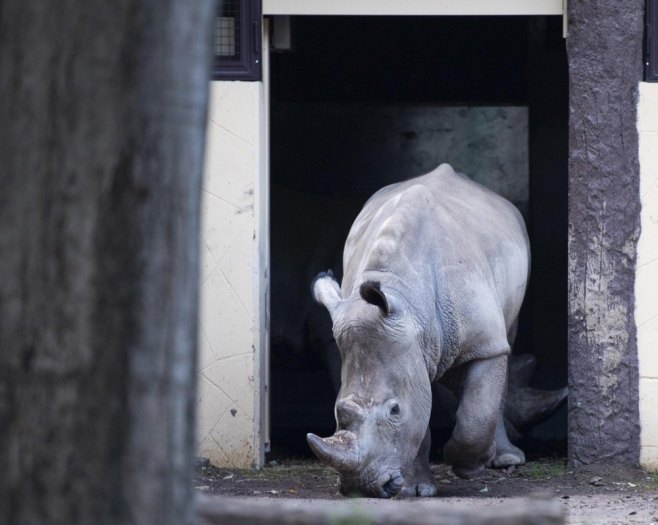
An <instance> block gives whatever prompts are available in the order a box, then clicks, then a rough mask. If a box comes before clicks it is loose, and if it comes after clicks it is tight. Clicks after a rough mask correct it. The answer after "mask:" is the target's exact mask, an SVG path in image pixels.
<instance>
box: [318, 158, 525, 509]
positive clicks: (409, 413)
mask: <svg viewBox="0 0 658 525" xmlns="http://www.w3.org/2000/svg"><path fill="white" fill-rule="evenodd" d="M529 259H530V251H529V243H528V237H527V233H526V230H525V225H524V222H523V219H522V217H521V215H520V213H519V212H518V211H517V209H516V208H515V207H514V206H513V205H512V204H511V203H509V202H508V201H506V200H505V199H503V198H502V197H500V196H499V195H497V194H495V193H493V192H492V191H490V190H488V189H487V188H485V187H484V186H482V185H480V184H478V183H476V182H474V181H472V180H471V179H469V178H468V177H467V176H465V175H463V174H460V173H456V172H455V171H454V170H453V169H452V167H451V166H450V165H448V164H442V165H441V166H439V167H438V168H436V169H435V170H434V171H432V172H430V173H428V174H426V175H423V176H420V177H416V178H413V179H410V180H407V181H404V182H400V183H397V184H392V185H390V186H386V187H384V188H382V189H381V190H379V191H378V192H377V193H375V194H374V195H373V196H372V197H371V198H370V199H369V200H368V201H367V202H366V204H365V205H364V207H363V209H362V210H361V212H360V214H359V215H358V216H357V218H356V220H355V221H354V223H353V225H352V228H351V230H350V233H349V235H348V237H347V241H346V243H345V248H344V251H343V279H342V283H341V284H340V285H339V284H338V282H337V281H336V280H335V279H334V277H333V275H332V274H331V273H322V274H320V275H318V276H317V277H316V278H315V280H314V282H313V284H312V290H313V295H314V298H315V300H316V301H317V302H319V303H320V304H322V305H324V307H325V308H326V309H327V310H328V312H329V314H330V316H331V320H332V326H333V335H334V338H335V340H336V342H337V344H338V348H339V350H340V353H341V358H342V365H341V388H340V391H339V394H338V398H337V400H336V404H335V417H336V432H335V433H334V435H333V436H331V437H328V438H320V437H318V436H316V435H314V434H308V435H307V440H308V443H309V446H310V447H311V449H312V450H313V452H314V453H315V454H316V456H317V457H318V458H319V459H320V460H321V461H323V462H324V463H326V464H328V465H330V466H332V467H333V468H335V469H336V470H337V471H338V473H339V480H340V491H341V492H342V493H343V494H345V495H355V494H356V495H364V496H372V497H385V498H386V497H393V496H396V495H399V494H400V495H415V496H432V495H435V494H436V493H437V485H436V482H435V480H434V478H433V476H432V473H431V471H430V467H429V449H430V442H431V438H430V433H429V428H428V423H429V419H430V410H431V404H432V394H431V384H432V383H433V382H435V381H440V382H441V383H442V384H443V385H445V386H447V387H448V388H449V389H450V390H452V391H453V392H454V393H455V395H456V397H457V399H458V400H459V407H458V410H457V413H456V424H455V428H454V430H453V433H452V436H451V438H450V440H449V441H448V442H447V443H446V445H445V446H444V449H443V456H444V459H445V460H446V462H447V463H448V464H450V465H451V466H452V470H453V472H454V473H455V474H456V475H458V476H460V477H464V478H471V477H473V476H476V475H477V474H478V473H479V472H480V471H481V470H482V469H483V468H484V467H485V466H494V467H507V466H511V465H517V464H521V463H523V462H524V461H525V457H524V454H523V452H522V451H521V450H520V449H519V448H517V447H516V446H514V445H513V444H512V443H510V441H509V439H508V438H507V434H506V432H505V427H504V423H503V414H502V406H503V399H504V394H505V388H506V377H507V360H508V355H509V354H510V347H511V344H512V339H513V338H514V334H515V330H516V321H517V317H518V314H519V310H520V308H521V303H522V301H523V296H524V293H525V288H526V283H527V281H528V273H529V265H530V263H529Z"/></svg>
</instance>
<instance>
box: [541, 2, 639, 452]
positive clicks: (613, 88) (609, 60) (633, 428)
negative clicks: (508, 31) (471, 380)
mask: <svg viewBox="0 0 658 525" xmlns="http://www.w3.org/2000/svg"><path fill="white" fill-rule="evenodd" d="M643 8H644V2H643V1H642V0H578V1H573V2H569V36H568V38H567V54H568V57H569V84H570V85H569V110H570V123H569V320H568V323H569V459H570V462H571V463H572V464H574V465H578V464H583V463H592V462H596V461H601V460H608V461H621V462H627V463H637V462H638V461H639V452H640V432H639V416H638V364H637V342H636V330H635V318H634V310H635V296H634V287H635V262H636V256H635V247H636V244H637V239H638V236H639V233H640V192H639V160H638V133H637V91H638V83H639V81H640V80H641V78H642V35H643V31H642V29H643V14H644V9H643ZM547 81H549V79H547Z"/></svg>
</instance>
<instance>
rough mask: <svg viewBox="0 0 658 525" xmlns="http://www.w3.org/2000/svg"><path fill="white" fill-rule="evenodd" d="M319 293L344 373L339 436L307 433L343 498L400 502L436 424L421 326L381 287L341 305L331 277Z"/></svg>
mask: <svg viewBox="0 0 658 525" xmlns="http://www.w3.org/2000/svg"><path fill="white" fill-rule="evenodd" d="M313 293H314V296H315V298H316V300H317V301H318V302H320V303H321V304H323V305H324V306H325V307H326V308H327V310H328V311H329V313H330V315H331V318H332V321H333V331H334V337H335V339H336V342H337V344H338V348H339V349H340V353H341V357H342V369H341V389H340V392H339V393H338V399H337V400H336V405H335V416H336V432H335V434H334V435H333V436H331V437H328V438H320V437H318V436H316V435H314V434H308V436H307V439H308V443H309V446H310V447H311V449H312V450H313V452H314V453H315V454H316V456H317V457H318V458H319V459H320V460H321V461H323V462H324V463H326V464H327V465H330V466H331V467H333V468H335V469H336V470H337V471H338V473H339V475H340V490H341V492H342V493H343V494H345V495H365V496H374V497H393V496H395V495H396V494H398V493H399V492H400V491H401V490H402V488H403V487H404V483H405V476H408V475H409V474H410V472H411V468H412V463H413V460H414V458H415V457H416V455H417V453H418V449H419V447H420V444H421V442H422V440H423V438H424V437H425V433H426V430H427V425H428V423H429V417H430V410H431V403H432V395H431V387H430V381H429V376H428V372H427V366H426V363H425V358H424V354H423V349H422V344H421V340H420V334H421V330H420V327H419V326H418V323H415V322H413V321H412V318H411V316H409V314H408V312H407V310H408V307H406V305H405V303H404V301H402V300H400V298H399V296H397V295H396V293H395V292H394V291H393V290H390V289H387V288H386V287H385V286H383V285H382V284H381V283H380V282H378V281H368V282H364V283H362V284H361V285H360V288H359V290H358V293H356V292H355V293H354V294H353V296H352V297H349V298H346V299H342V298H341V295H340V289H339V286H338V283H337V282H336V281H335V280H334V279H333V278H332V276H331V275H324V276H321V277H319V278H317V279H316V281H315V282H314V285H313Z"/></svg>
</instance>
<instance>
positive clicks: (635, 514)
mask: <svg viewBox="0 0 658 525" xmlns="http://www.w3.org/2000/svg"><path fill="white" fill-rule="evenodd" d="M432 470H433V472H434V475H435V477H436V480H437V482H438V484H439V495H438V496H437V497H439V498H442V499H444V500H445V501H448V502H451V503H452V502H454V503H455V505H464V504H468V505H478V506H482V507H492V508H494V507H495V506H497V505H504V503H505V500H506V499H508V498H516V497H526V496H536V495H539V496H546V497H555V498H557V499H558V500H559V501H560V502H562V503H563V504H564V505H565V507H566V508H567V515H568V523H570V524H574V525H576V524H578V525H580V524H602V523H611V524H617V523H644V524H652V523H653V524H656V525H658V474H650V473H647V472H645V471H643V470H641V469H637V468H632V467H630V468H629V467H620V466H614V465H606V466H589V467H580V468H578V469H570V468H567V466H566V462H565V461H564V460H563V459H538V460H534V461H531V462H529V463H528V464H526V465H524V466H522V467H518V468H511V469H509V470H508V471H500V470H488V471H487V472H486V474H485V475H484V476H483V477H481V478H478V479H476V480H463V479H459V478H457V477H455V476H454V475H453V474H452V472H451V471H450V469H449V467H447V466H446V465H444V464H433V465H432ZM195 481H196V489H197V490H198V491H202V492H205V493H207V494H221V495H225V496H239V497H254V498H290V499H298V498H304V499H324V500H326V499H340V498H343V496H341V495H340V494H339V493H338V483H337V476H336V473H335V472H334V471H333V470H331V469H329V468H327V467H325V466H323V465H322V464H321V463H319V462H317V461H315V460H311V459H303V460H280V461H272V462H271V463H268V465H267V466H266V467H265V468H263V469H261V470H237V469H220V468H215V467H213V466H212V465H210V464H208V462H207V461H203V460H201V461H199V462H198V464H197V477H196V480H195ZM377 501H378V500H371V502H372V504H376V502H377ZM410 501H418V500H416V499H415V498H414V499H413V500H410V499H408V500H405V501H404V504H406V503H408V502H410ZM401 503H402V502H401ZM421 504H422V500H421Z"/></svg>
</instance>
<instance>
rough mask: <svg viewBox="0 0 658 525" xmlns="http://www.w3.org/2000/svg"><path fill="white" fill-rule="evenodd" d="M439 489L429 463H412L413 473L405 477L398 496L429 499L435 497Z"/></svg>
mask: <svg viewBox="0 0 658 525" xmlns="http://www.w3.org/2000/svg"><path fill="white" fill-rule="evenodd" d="M438 490H439V488H438V486H437V484H436V481H435V480H434V474H432V471H431V470H430V465H429V462H421V461H418V460H416V461H414V466H413V472H412V473H411V475H409V476H407V479H406V482H405V484H404V488H403V489H402V492H401V493H400V495H401V496H402V497H422V498H429V497H432V496H436V493H437V492H438Z"/></svg>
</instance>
